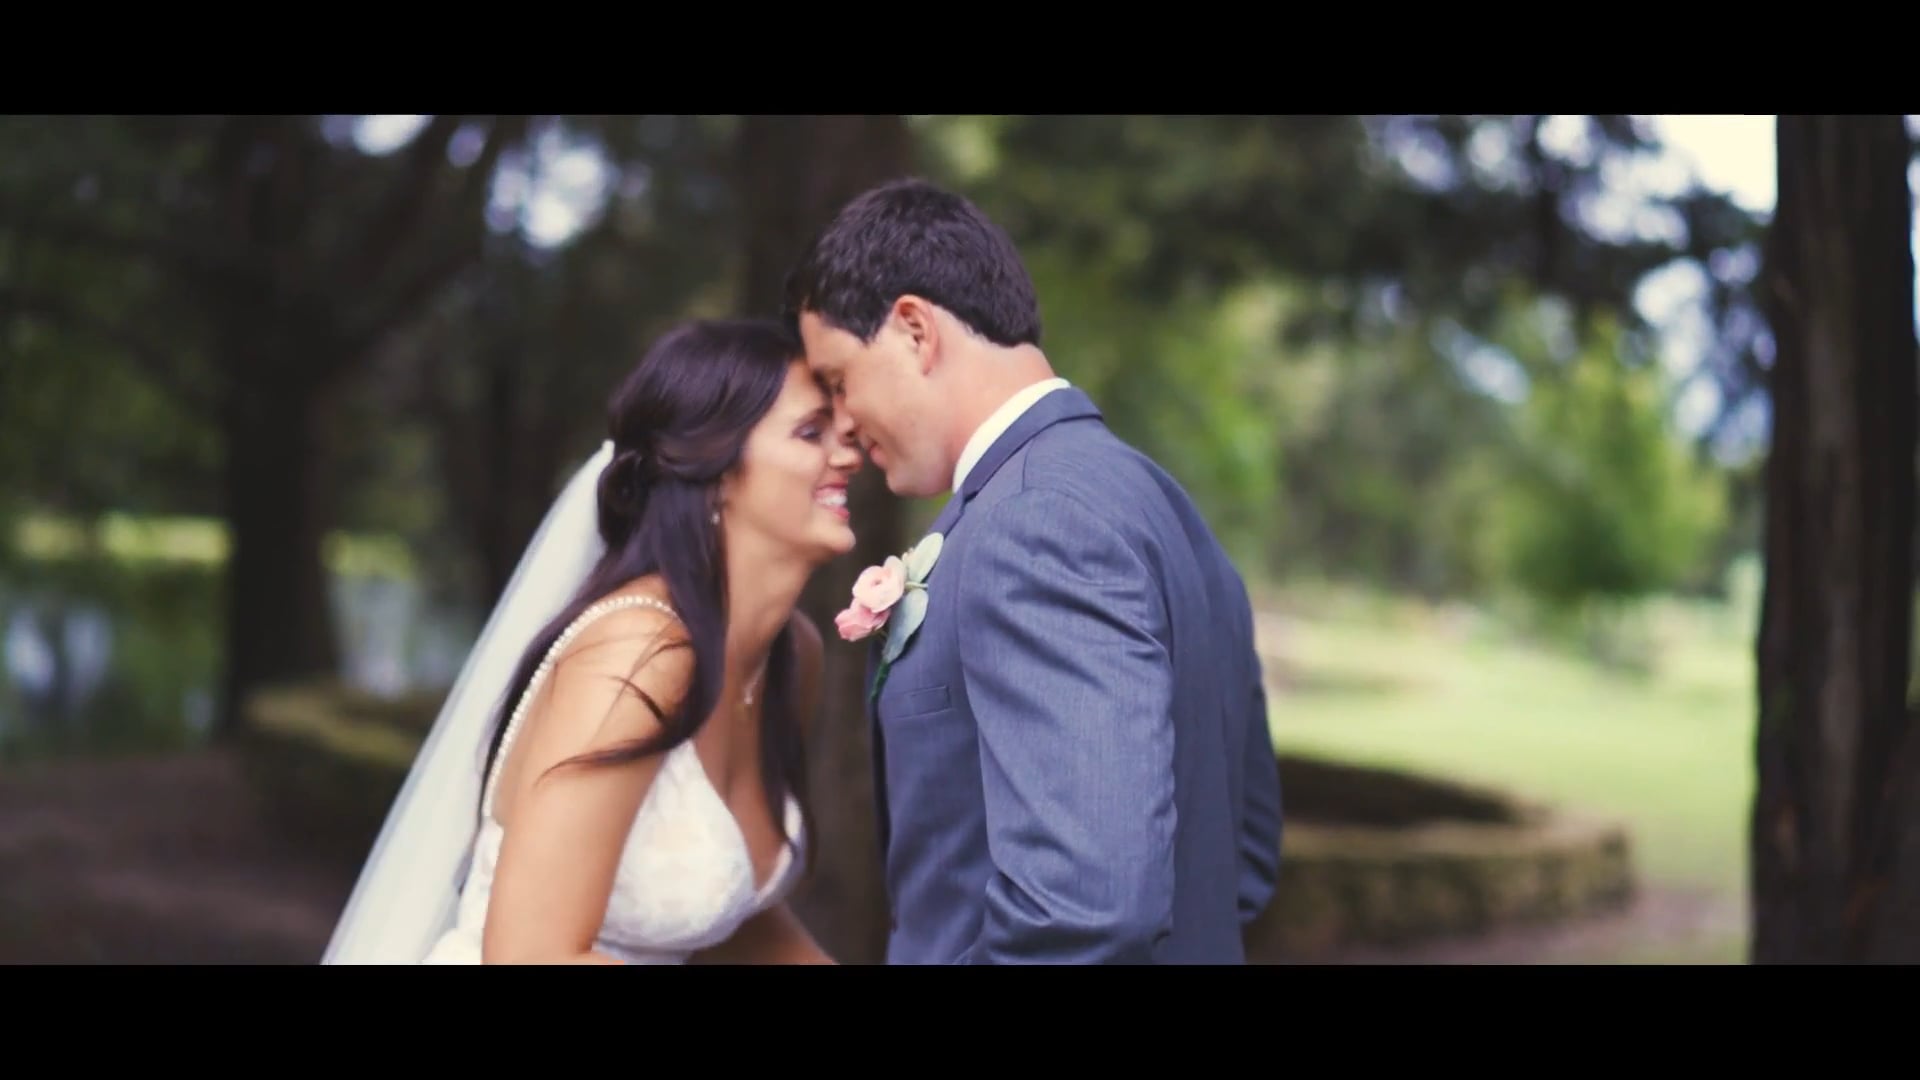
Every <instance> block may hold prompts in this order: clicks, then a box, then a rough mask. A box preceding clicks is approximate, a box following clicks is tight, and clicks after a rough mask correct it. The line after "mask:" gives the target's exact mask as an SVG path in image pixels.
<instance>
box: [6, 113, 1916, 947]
mask: <svg viewBox="0 0 1920 1080" xmlns="http://www.w3.org/2000/svg"><path fill="white" fill-rule="evenodd" d="M1916 132H1920V121H1916V120H1915V118H1901V117H1891V118H1886V117H1881V118H1875V117H1780V118H1776V117H1773V116H1612V115H1597V116H1575V115H1550V116H1549V115H1541V116H1536V115H1513V116H1225V117H1221V116H1119V115H1116V116H781V117H775V116H592V115H579V116H576V115H568V116H188V117H173V116H125V117H103V116H44V117H24V116H13V117H6V118H3V119H0V148H4V151H3V152H0V477H4V483H3V484H0V635H3V637H4V640H3V642H0V961H8V962H15V963H22V962H40V963H90V962H110V963H111V962H146V963H228V962H261V963H312V962H315V961H317V960H318V959H319V957H320V955H321V953H322V951H323V950H324V948H325V946H326V942H327V939H328V936H329V935H330V933H331V932H332V928H333V925H334V921H335V920H336V919H337V917H338V916H339V913H340V910H341V908H342V906H343V905H344V903H345V901H346V898H347V896H348V894H349V892H350V891H351V889H352V886H353V883H354V879H355V876H356V874H357V872H358V869H359V866H360V864H361V861H362V860H363V859H364V858H365V856H366V854H367V852H368V849H369V847H370V845H371V844H372V842H373V839H374V837H375V836H376V835H377V833H378V831H379V829H380V826H381V823H382V821H383V818H384V816H385V814H386V812H387V809H388V807H389V805H390V804H391V801H392V799H393V797H394V795H395V793H396V792H397V791H398V789H399V786H400V784H401V782H402V781H403V780H404V777H405V774H406V770H407V768H408V767H409V766H410V764H411V761H412V756H413V754H414V752H415V750H416V749H417V747H418V744H419V741H420V739H421V738H422V736H423V735H424V733H425V731H426V730H427V728H428V727H429V726H430V725H431V724H432V722H433V720H434V718H435V715H436V712H437V710H438V708H439V704H440V699H441V696H442V695H443V694H444V692H445V691H446V689H447V687H448V686H449V685H450V684H451V682H452V681H453V679H454V678H455V677H456V676H457V674H458V672H459V669H460V665H461V664H462V662H463V659H464V655H465V652H466V649H467V648H468V646H469V645H470V644H471V642H472V641H473V639H474V638H475V636H476V635H477V633H478V630H479V627H480V625H481V624H482V622H483V621H484V620H485V618H486V616H487V614H488V612H489V610H490V607H491V605H492V603H493V601H494V599H495V597H496V596H497V595H498V594H499V592H500V590H501V589H502V587H503V586H504V584H505V582H506V580H507V577H508V576H509V575H510V574H511V573H512V571H513V569H514V566H515V564H516V561H517V560H518V558H519V556H520V553H521V551H522V549H523V547H524V545H525V544H526V542H527V541H528V539H529V538H530V536H531V534H532V532H533V530H534V528H535V527H536V526H537V525H538V523H539V521H540V517H541V515H542V514H543V513H544V511H545V509H546V507H547V505H548V502H549V500H550V499H551V498H552V497H553V496H554V495H555V493H556V492H557V490H558V486H559V484H560V483H561V481H562V480H563V479H564V477H565V476H566V475H567V474H569V473H570V472H571V471H572V470H573V469H574V468H575V467H576V466H577V465H578V464H579V462H580V461H581V460H582V459H583V458H584V457H585V456H586V455H587V454H589V453H591V452H592V450H593V449H594V448H595V447H596V446H597V445H598V443H599V441H600V440H601V439H602V438H603V434H604V418H603V411H602V410H603V403H604V400H605V397H606V395H607V393H608V391H609V390H610V389H611V387H612V386H613V385H614V383H615V382H616V381H617V380H618V379H619V377H620V376H621V375H622V374H623V373H624V371H625V370H626V369H627V367H628V365H630V364H631V363H632V362H633V361H634V360H635V359H636V358H637V356H638V355H639V353H640V351H641V349H642V348H643V347H644V345H645V343H646V342H647V340H648V339H649V338H650V337H651V336H652V335H653V334H655V333H657V332H659V331H660V330H661V329H662V328H664V327H665V326H666V325H668V324H669V323H671V322H673V321H675V320H678V319H681V318H685V317H687V316H689V315H695V314H726V313H735V312H747V311H758V312H765V311H770V310H772V309H773V307H774V305H775V303H776V301H777V298H778V290H779V286H780V284H781V280H782V277H783V275H784V273H785V269H786V265H787V263H788V262H789V261H790V260H791V259H792V258H793V257H794V256H795V255H796V254H797V253H798V251H799V249H800V247H801V246H802V245H803V244H804V243H805V241H806V239H807V238H808V237H809V236H810V235H811V233H812V232H813V230H814V229H815V228H817V227H818V226H819V225H820V224H821V223H823V222H824V221H825V220H826V219H827V218H828V217H829V216H830V215H831V214H832V213H833V211H834V210H835V209H837V208H838V206H839V205H840V204H841V203H842V202H843V201H845V200H846V199H847V198H850V197H851V196H852V195H854V194H856V193H858V192H859V191H861V190H862V189H864V188H866V187H867V186H869V185H871V184H872V183H875V182H877V181H879V180H882V179H886V178H888V177H891V176H897V175H902V174H905V173H918V174H921V175H927V176H931V177H934V178H936V179H938V180H941V181H943V182H945V183H947V184H950V185H952V186H954V187H956V188H957V189H959V190H961V191H963V192H965V193H966V194H968V195H969V196H971V197H972V198H974V199H976V200H977V201H978V202H979V203H981V205H982V206H983V207H985V208H986V209H987V211H988V212H989V213H990V214H992V215H994V216H995V217H996V218H997V219H998V220H999V221H1000V222H1001V223H1002V224H1004V225H1005V226H1006V227H1007V228H1008V230H1009V231H1010V232H1011V233H1012V235H1013V237H1014V239H1015V241H1016V242H1017V243H1018V244H1019V245H1020V246H1021V249H1022V250H1023V252H1024V253H1025V254H1026V256H1027V258H1028V260H1029V263H1030V267H1031V269H1032V272H1033V274H1034V276H1035V278H1036V279H1037V283H1038V286H1039V290H1040V295H1041V298H1042V302H1043V314H1044V317H1045V320H1046V341H1045V346H1046V350H1047V352H1048V354H1049V356H1050V358H1051V359H1052V360H1053V362H1054V364H1055V366H1056V367H1057V368H1058V369H1059V370H1060V372H1061V373H1062V374H1064V375H1065V376H1067V377H1068V378H1070V379H1072V380H1073V381H1074V382H1076V383H1077V384H1079V385H1080V386H1082V387H1084V388H1085V389H1087V390H1088V391H1089V392H1090V393H1091V394H1092V396H1093V397H1094V399H1095V400H1096V401H1098V402H1099V403H1100V404H1101V406H1102V407H1103V409H1104V410H1105V411H1106V416H1107V419H1108V421H1109V423H1110V424H1111V425H1112V426H1113V427H1114V428H1115V429H1116V430H1117V431H1118V432H1119V433H1120V434H1121V435H1122V436H1123V437H1124V438H1126V439H1128V440H1130V441H1132V442H1134V443H1135V444H1137V445H1139V446H1141V447H1142V448H1143V449H1145V450H1147V451H1148V452H1149V453H1151V454H1152V455H1154V456H1155V457H1156V458H1158V459H1159V460H1160V461H1161V462H1162V463H1163V464H1165V465H1166V466H1167V467H1168V468H1169V469H1171V470H1172V472H1173V473H1174V474H1175V475H1176V476H1177V477H1178V478H1179V479H1180V480H1181V481H1183V482H1184V483H1185V484H1186V485H1187V486H1188V488H1189V489H1190V490H1191V491H1192V492H1193V494H1194V495H1195V497H1196V498H1197V499H1198V500H1199V502H1200V504H1201V505H1202V507H1203V508H1204V509H1205V511H1206V512H1207V514H1208V516H1209V517H1210V519H1211V521H1212V522H1213V524H1214V527H1215V528H1216V529H1217V530H1218V532H1219V533H1220V534H1221V536H1222V537H1223V538H1224V539H1225V540H1226V542H1227V543H1228V545H1229V546H1230V548H1231V549H1232V550H1233V552H1234V553H1235V555H1236V557H1237V559H1238V560H1239V565H1240V567H1241V568H1242V570H1243V572H1244V573H1245V574H1246V576H1247V578H1248V580H1249V582H1250V583H1251V584H1252V585H1253V586H1254V590H1255V593H1256V597H1257V605H1258V609H1259V611H1258V614H1259V630H1260V637H1261V649H1262V652H1263V656H1264V658H1265V661H1266V664H1267V672H1268V678H1269V686H1270V696H1271V704H1272V716H1271V726H1272V731H1273V736H1274V745H1275V749H1276V753H1278V754H1279V755H1280V758H1281V766H1282V779H1283V784H1284V785H1285V789H1286V804H1287V812H1288V822H1289V826H1288V833H1287V838H1286V845H1285V857H1284V864H1283V866H1284V869H1283V884H1282V890H1281V895H1280V897H1279V898H1278V899H1277V900H1276V901H1275V903H1274V905H1273V906H1272V908H1271V909H1269V911H1268V912H1267V914H1266V915H1265V916H1263V917H1262V919H1261V920H1260V922H1259V923H1257V924H1256V925H1255V926H1254V927H1253V928H1252V929H1251V931H1250V942H1251V946H1252V949H1253V956H1254V959H1255V960H1256V961H1257V962H1260V963H1376V962H1384V963H1395V962H1399V963H1534V962H1560V963H1589V962H1614V963H1744V962H1748V961H1753V960H1770V959H1781V960H1867V959H1888V958H1907V959H1920V926H1916V925H1914V923H1915V921H1916V920H1917V919H1920V914H1916V912H1920V850H1916V849H1920V801H1916V800H1920V794H1914V793H1913V792H1914V785H1913V784H1911V783H1909V782H1908V778H1911V777H1914V776H1916V775H1920V762H1916V761H1915V756H1916V754H1920V749H1917V748H1915V747H1914V743H1915V740H1914V739H1913V738H1910V737H1908V736H1909V733H1910V732H1911V731H1912V730H1913V727H1912V724H1911V722H1910V720H1909V714H1908V711H1907V706H1906V701H1907V697H1908V680H1909V672H1910V670H1911V668H1912V664H1911V657H1910V654H1911V634H1910V630H1909V625H1910V622H1911V616H1912V612H1913V604H1912V601H1911V597H1912V596H1913V585H1914V582H1913V577H1914V561H1915V552H1916V550H1917V549H1916V546H1915V543H1914V539H1913V502H1914V494H1915V480H1914V471H1913V470H1914V461H1915V457H1916V447H1915V428H1914V417H1913V404H1912V403H1913V399H1914V396H1915V388H1914V371H1913V368H1914V364H1915V355H1914V352H1915V348H1914V322H1915V309H1916V288H1915V279H1914V273H1913V258H1914V249H1915V232H1914V225H1913V215H1912V204H1911V191H1912V190H1913V187H1914V185H1915V184H1920V165H1916V164H1915V158H1914V143H1913V134H1914V133H1916ZM877 481H878V477H877V474H875V473H874V472H873V471H872V470H869V471H868V472H867V474H865V476H864V477H863V482H862V485H861V489H860V490H859V491H858V492H857V493H856V499H855V511H854V512H855V524H856V526H857V528H858V530H859V532H860V534H861V545H862V549H861V551H860V552H857V553H856V556H855V558H853V559H850V560H847V561H846V563H845V565H842V566H838V567H835V568H834V570H833V572H831V573H829V574H827V575H824V576H823V579H822V580H821V581H820V582H819V583H818V587H817V588H816V589H815V590H814V591H813V592H812V593H811V594H810V596H809V601H808V602H809V605H810V607H811V610H813V612H814V613H815V617H816V618H817V619H818V620H819V621H820V622H821V624H822V625H823V626H826V625H830V623H831V613H832V611H834V610H837V608H838V607H839V606H841V604H840V603H839V601H840V600H841V599H842V598H844V596H845V595H846V590H847V587H848V584H849V583H850V581H851V576H852V574H853V572H854V571H855V570H856V569H857V567H858V566H860V565H865V564H866V563H867V562H870V561H877V559H876V558H873V557H872V556H873V555H874V553H876V552H878V553H882V554H884V553H889V552H893V551H897V550H899V549H901V548H903V547H904V546H906V544H907V543H909V542H910V541H911V540H912V539H913V537H914V536H915V535H916V532H915V530H917V529H919V528H922V527H924V525H925V524H926V523H927V522H928V521H929V520H930V519H931V517H932V516H933V514H935V513H936V512H937V511H938V509H939V506H938V504H937V502H936V503H934V504H931V505H921V504H918V503H901V502H899V501H897V500H894V499H892V498H891V497H890V496H889V495H888V494H887V493H886V492H885V490H884V488H883V487H880V486H879V485H878V483H877ZM828 653H829V665H830V675H829V678H830V681H831V683H832V685H833V687H834V693H833V694H832V696H831V698H830V701H829V709H830V715H829V717H828V722H827V724H825V725H824V728H825V731H824V734H823V741H822V745H820V746H819V747H817V748H816V749H815V751H814V755H813V768H814V770H815V780H814V784H813V789H814V790H815V791H816V792H817V793H819V794H818V796H817V798H818V800H819V802H820V807H819V811H818V812H819V814H820V816H821V827H822V829H823V831H824V832H825V833H826V835H825V836H824V837H823V843H824V844H825V845H826V847H827V849H828V855H827V859H826V862H825V865H824V866H823V869H822V872H821V874H820V876H819V877H818V878H817V879H816V880H815V881H813V882H811V883H809V885H808V886H807V887H806V889H805V891H804V893H803V894H802V897H801V909H802V912H803V914H804V916H805V917H806V919H807V920H808V922H809V923H810V924H811V925H812V926H813V927H814V929H815V931H816V933H817V934H819V935H820V936H821V937H822V939H823V942H824V943H825V944H827V945H828V947H829V948H830V949H831V950H832V951H834V952H835V954H836V955H838V956H839V957H841V958H842V959H843V960H846V961H849V962H873V961H875V960H877V959H878V957H879V955H880V952H879V949H880V941H881V936H882V934H883V933H884V916H883V908H882V904H881V898H880V896H879V893H878V889H879V886H878V879H877V872H876V867H875V865H874V863H873V859H874V857H875V856H874V845H873V839H872V835H871V831H872V825H871V814H872V808H871V791H870V789H869V787H868V770H867V765H866V756H865V755H866V744H865V741H864V740H865V731H864V728H863V725H862V724H861V722H860V719H859V715H860V714H859V700H860V699H859V689H858V680H859V678H860V674H861V670H862V666H863V661H862V657H861V654H860V653H859V651H858V650H857V648H856V647H855V646H851V645H846V644H843V643H840V642H838V641H835V640H832V639H831V635H829V647H828ZM1762 716H1766V717H1767V718H1768V719H1767V722H1766V723H1765V724H1762V723H1760V718H1761V717H1762ZM1903 920H1904V922H1903Z"/></svg>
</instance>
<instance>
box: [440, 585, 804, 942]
mask: <svg viewBox="0 0 1920 1080" xmlns="http://www.w3.org/2000/svg"><path fill="white" fill-rule="evenodd" d="M641 605H644V606H648V607H654V608H658V609H659V610H661V611H664V612H666V613H667V614H669V615H671V614H673V611H672V609H671V608H669V607H667V605H665V604H663V603H661V602H659V601H657V600H654V599H652V598H651V597H644V596H622V597H615V598H612V599H608V600H603V601H601V602H600V603H598V604H595V605H594V606H592V607H590V608H588V609H587V610H586V611H584V612H582V613H581V615H580V617H579V618H577V619H575V620H574V621H573V623H572V624H571V625H569V626H568V627H567V629H566V630H565V631H564V632H563V633H562V634H561V635H560V636H559V637H558V638H557V639H556V640H555V641H554V644H553V648H552V649H550V650H548V652H547V656H546V659H545V660H544V661H543V662H542V663H541V665H540V667H539V668H538V669H537V670H536V671H535V672H534V675H533V678H532V679H530V680H529V681H528V683H527V690H526V692H525V693H524V694H522V695H521V698H520V701H519V702H518V703H517V704H516V705H515V708H514V712H513V714H512V715H511V716H510V717H509V718H508V721H507V732H506V736H505V737H504V738H503V739H502V740H501V743H500V753H499V754H498V755H497V756H496V757H495V760H494V766H493V769H492V771H490V772H489V774H488V775H487V778H486V783H485V785H484V787H483V789H482V792H483V793H482V796H481V815H480V829H479V832H478V834H477V835H476V836H475V837H474V843H473V859H472V869H471V870H470V871H469V873H468V875H467V881H466V885H465V886H464V887H463V889H462V892H461V896H460V903H459V906H458V910H457V913H456V915H455V922H454V926H453V927H452V928H451V929H449V930H448V931H447V932H446V933H445V934H444V935H442V936H441V938H440V940H439V941H438V942H437V943H436V944H435V946H434V948H433V950H432V951H431V952H430V953H429V954H428V956H427V957H426V958H425V960H424V962H425V963H429V964H477V963H479V962H480V942H481V935H482V932H483V930H484V928H485V926H486V919H487V901H488V898H489V895H490V893H491V891H492V886H493V872H494V867H495V865H496V863H497V861H498V859H499V856H500V843H501V841H502V840H503V839H504V837H505V828H504V827H503V826H502V825H501V824H500V823H499V822H498V821H497V820H495V818H494V816H493V796H494V788H495V786H496V784H497V783H498V782H499V773H500V768H501V765H502V764H503V763H504V762H505V761H506V759H507V751H508V750H509V749H510V748H511V747H512V745H513V741H514V739H515V737H516V736H517V735H518V734H519V729H520V724H521V722H522V720H523V718H524V716H525V713H526V709H527V703H528V702H529V701H532V700H533V698H534V694H535V691H536V690H538V689H539V687H540V684H541V683H542V682H543V681H544V680H545V678H546V676H547V674H548V673H549V671H551V669H552V665H553V663H554V660H555V659H556V658H557V657H559V656H560V655H561V654H562V653H563V652H565V650H566V647H567V646H568V645H569V644H571V643H572V642H573V640H574V639H575V638H576V637H577V636H578V635H579V633H580V631H582V630H584V629H585V628H586V626H587V625H588V624H589V623H591V622H592V621H593V620H594V619H596V618H599V617H600V616H602V615H604V614H607V613H608V612H611V611H615V610H619V609H621V608H627V607H634V606H641ZM786 818H787V832H788V834H789V835H792V836H796V837H799V830H800V828H801V820H800V812H799V806H798V805H797V804H796V803H795V802H794V801H793V800H792V799H791V798H789V799H788V800H787V806H786ZM799 839H800V840H801V841H802V842H804V840H805V838H804V837H799ZM798 866H799V860H798V859H797V858H796V857H795V852H794V851H793V849H791V848H788V849H786V850H783V851H782V852H781V854H780V858H779V859H778V861H777V862H776V863H775V864H774V868H773V872H772V874H771V875H770V877H769V879H768V880H767V881H765V882H759V881H756V880H755V870H754V866H753V856H752V853H751V851H750V849H749V848H748V846H747V839H746V836H745V834H744V833H742V832H741V830H740V825H739V822H738V821H737V820H736V819H735V818H734V816H733V812H732V811H731V810H729V809H728V808H727V804H726V801H725V800H724V799H723V798H722V797H721V795H720V793H719V791H717V790H716V789H715V788H714V786H713V784H712V782H711V780H710V779H709V778H708V776H707V771H706V767H705V766H703V765H702V764H701V763H700V758H699V755H698V754H696V753H695V752H694V748H693V743H692V742H683V743H681V744H680V745H679V746H676V747H674V748H673V749H672V750H671V751H669V752H668V753H667V755H666V758H665V760H664V761H663V762H662V764H661V768H660V770H659V772H658V773H656V774H655V776H654V780H653V783H652V785H651V786H650V787H649V788H648V790H647V794H646V797H645V798H644V799H643V800H642V801H641V804H640V809H639V810H638V811H637V812H636V814H635V816H634V821H633V827H632V829H631V831H630V832H629V833H628V834H627V842H626V848H625V850H624V851H622V853H621V856H620V863H619V867H618V869H617V870H616V871H615V874H614V882H613V891H612V894H611V895H610V896H609V897H608V899H607V914H606V919H605V921H604V922H603V923H602V924H601V928H600V933H599V935H598V937H597V939H596V948H597V949H598V950H599V951H601V952H604V953H606V954H608V955H610V956H614V957H617V958H619V959H621V960H625V961H627V962H628V963H634V964H677V963H683V962H685V960H686V959H687V957H688V956H689V955H691V954H692V953H693V952H695V951H697V950H700V949H703V948H707V947H709V946H712V945H717V944H719V943H720V942H722V941H725V940H726V939H727V938H728V937H729V936H731V935H732V934H733V932H734V930H735V929H737V928H738V927H739V926H740V924H741V923H743V922H745V921H746V920H747V919H748V918H751V917H752V916H754V915H757V914H759V913H760V912H762V911H764V910H766V909H767V908H768V907H769V906H771V905H773V904H775V903H778V902H779V901H780V900H781V899H783V898H784V897H785V896H786V894H787V892H788V891H789V890H790V889H791V887H792V885H793V881H794V874H795V871H796V870H797V869H798Z"/></svg>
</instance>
